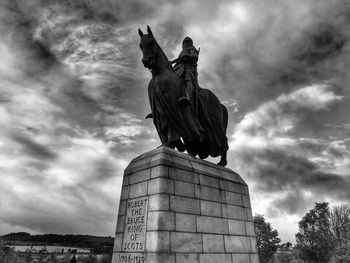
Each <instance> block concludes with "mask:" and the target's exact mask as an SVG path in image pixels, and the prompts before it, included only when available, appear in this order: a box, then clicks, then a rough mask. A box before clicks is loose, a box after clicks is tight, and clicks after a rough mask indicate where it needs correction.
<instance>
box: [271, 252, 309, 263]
mask: <svg viewBox="0 0 350 263" xmlns="http://www.w3.org/2000/svg"><path fill="white" fill-rule="evenodd" d="M271 263H304V261H302V260H301V259H300V258H299V255H298V253H296V252H295V251H283V250H282V251H278V252H276V253H275V254H274V256H273V259H272V261H271Z"/></svg>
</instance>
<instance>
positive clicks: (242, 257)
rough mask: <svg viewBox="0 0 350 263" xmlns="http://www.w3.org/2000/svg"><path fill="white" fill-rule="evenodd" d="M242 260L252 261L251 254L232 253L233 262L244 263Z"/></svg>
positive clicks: (248, 262)
mask: <svg viewBox="0 0 350 263" xmlns="http://www.w3.org/2000/svg"><path fill="white" fill-rule="evenodd" d="M242 262H244V263H246V262H247V263H250V257H249V254H232V263H242ZM258 263H259V262H258Z"/></svg>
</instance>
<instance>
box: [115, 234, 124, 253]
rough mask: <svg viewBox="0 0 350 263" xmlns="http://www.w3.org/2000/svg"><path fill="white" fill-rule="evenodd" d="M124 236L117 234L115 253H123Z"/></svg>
mask: <svg viewBox="0 0 350 263" xmlns="http://www.w3.org/2000/svg"><path fill="white" fill-rule="evenodd" d="M123 236H124V235H123V234H116V235H115V238H114V245H113V253H114V252H121V251H122V243H123Z"/></svg>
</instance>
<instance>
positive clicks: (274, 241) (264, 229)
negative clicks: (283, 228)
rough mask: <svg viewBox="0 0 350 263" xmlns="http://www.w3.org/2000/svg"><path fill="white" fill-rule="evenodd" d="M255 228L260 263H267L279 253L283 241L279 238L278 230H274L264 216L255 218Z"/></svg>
mask: <svg viewBox="0 0 350 263" xmlns="http://www.w3.org/2000/svg"><path fill="white" fill-rule="evenodd" d="M254 228H255V233H256V241H257V247H258V254H259V260H260V263H267V262H268V261H269V260H270V259H271V258H272V256H273V254H274V253H275V252H276V251H277V248H278V244H279V243H280V242H281V239H280V238H279V237H278V232H277V230H273V229H272V227H271V224H270V223H268V222H266V221H265V218H264V216H263V215H255V216H254Z"/></svg>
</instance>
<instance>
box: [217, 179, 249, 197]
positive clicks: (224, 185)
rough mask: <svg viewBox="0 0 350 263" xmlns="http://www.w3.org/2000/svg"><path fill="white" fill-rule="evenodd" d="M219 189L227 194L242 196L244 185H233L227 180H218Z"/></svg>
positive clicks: (233, 183)
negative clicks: (232, 193)
mask: <svg viewBox="0 0 350 263" xmlns="http://www.w3.org/2000/svg"><path fill="white" fill-rule="evenodd" d="M220 188H221V189H223V190H225V191H229V192H234V193H239V194H244V193H245V191H244V188H245V185H242V184H239V183H235V182H230V181H227V180H222V179H221V180H220Z"/></svg>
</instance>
